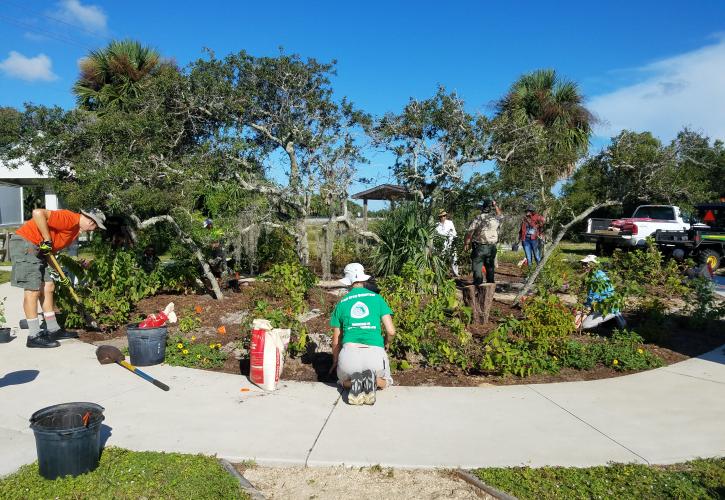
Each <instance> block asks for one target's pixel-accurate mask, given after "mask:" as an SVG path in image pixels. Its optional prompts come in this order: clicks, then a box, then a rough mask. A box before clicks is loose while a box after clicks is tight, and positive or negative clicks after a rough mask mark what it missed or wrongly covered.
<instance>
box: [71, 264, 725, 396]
mask: <svg viewBox="0 0 725 500" xmlns="http://www.w3.org/2000/svg"><path fill="white" fill-rule="evenodd" d="M501 269H502V271H501V272H499V273H498V274H497V276H498V277H499V278H500V279H502V280H503V279H504V274H505V273H508V274H506V276H507V277H508V278H509V279H511V280H512V281H511V282H514V281H513V280H516V279H518V280H520V279H521V270H520V269H519V268H518V267H516V266H515V265H513V264H503V265H502V266H501ZM463 281H465V278H464V279H463ZM266 292H267V291H266V289H265V285H264V284H262V283H258V282H257V283H247V284H244V285H243V286H241V287H240V288H239V290H238V291H233V290H228V291H227V292H226V295H225V298H224V299H223V300H219V301H217V300H214V299H213V298H212V297H210V296H208V295H174V294H162V295H157V296H154V297H150V298H148V299H145V300H142V301H141V302H140V303H139V304H138V305H137V307H136V310H135V311H134V315H133V319H134V320H137V319H140V318H143V317H145V316H146V315H148V314H150V313H154V312H158V311H159V310H162V309H163V308H164V307H166V305H167V304H168V303H169V302H174V303H175V305H176V311H177V313H178V314H179V317H180V318H184V317H187V316H190V315H192V316H194V317H196V318H197V319H198V320H199V327H198V328H197V329H195V330H194V331H193V332H188V333H185V334H182V333H181V332H180V330H179V327H178V325H171V326H169V335H170V336H177V335H179V336H183V337H186V338H187V339H190V338H191V337H192V336H196V338H197V339H198V340H197V341H204V342H214V343H221V344H222V345H224V346H226V345H228V344H230V343H237V342H239V343H244V342H245V341H247V340H248V337H249V321H250V320H251V319H252V317H253V314H252V311H253V309H254V307H255V302H256V301H258V300H260V299H264V300H265V301H267V302H268V303H269V304H270V307H271V308H273V309H274V308H281V307H282V303H281V301H279V300H276V299H274V298H271V297H270V296H269V295H268V294H267V293H266ZM338 300H339V297H338V296H336V295H334V294H333V293H330V292H329V291H327V290H325V289H323V288H314V289H312V290H311V291H310V293H309V297H308V308H309V309H310V310H311V309H319V311H320V312H321V314H320V315H319V316H318V317H315V318H313V319H311V320H310V321H308V322H306V323H305V327H306V328H307V331H308V333H309V334H313V335H315V334H321V335H328V334H329V332H330V328H329V326H328V325H329V319H330V314H331V312H332V310H333V309H334V306H335V304H336V303H337V302H338ZM511 315H513V316H519V315H520V310H519V309H518V308H516V307H513V306H512V305H511V304H509V303H506V302H504V301H500V300H496V301H494V304H493V306H492V308H491V321H490V322H489V323H488V324H485V325H470V326H469V327H468V330H469V331H470V332H471V334H472V336H473V338H474V342H476V341H480V340H481V339H483V338H484V337H486V336H487V335H488V334H489V333H490V332H491V331H492V330H493V329H495V328H496V327H497V326H498V324H499V322H500V321H502V320H504V319H505V318H507V317H509V316H511ZM668 318H669V319H668V321H667V323H666V324H663V325H662V333H663V334H662V338H661V339H659V340H658V341H657V343H656V344H654V343H651V344H647V345H646V346H645V349H647V350H648V351H650V352H652V353H653V354H655V355H657V356H659V357H660V358H661V359H662V360H663V361H664V362H665V364H672V363H676V362H679V361H682V360H685V359H687V358H689V357H694V356H698V355H700V354H703V353H705V352H708V351H710V350H712V349H715V348H717V347H719V346H720V345H722V344H725V328H723V322H720V323H719V324H717V325H712V326H711V328H710V329H709V330H702V329H693V328H689V327H688V326H687V322H686V320H685V319H684V318H681V317H678V316H676V315H670V316H669V317H668ZM627 320H628V321H629V323H630V326H631V328H632V329H633V330H635V331H639V330H638V327H639V324H640V321H641V318H638V317H637V316H636V315H632V316H628V317H627ZM221 326H224V329H223V330H222V332H224V333H222V332H220V330H219V327H221ZM595 333H598V334H600V335H608V334H609V333H610V331H609V329H608V327H604V328H601V329H600V330H598V331H596V332H595ZM79 335H80V338H81V340H83V341H85V342H89V343H95V344H99V343H104V342H105V341H108V339H119V341H120V337H125V335H126V329H125V327H121V328H118V329H115V330H113V331H110V332H105V333H98V332H86V331H83V330H80V331H79ZM587 338H588V337H587V336H583V337H581V338H579V339H578V340H580V341H587ZM412 364H413V366H412V367H411V368H409V369H407V370H402V371H401V370H399V371H397V372H394V373H393V378H394V379H395V382H396V384H399V385H404V386H431V385H436V386H453V387H463V386H467V387H472V386H473V387H475V386H480V385H512V384H524V383H525V384H530V383H547V382H570V381H578V380H596V379H602V378H610V377H618V376H621V375H626V374H628V373H632V372H624V373H623V372H619V371H616V370H614V369H612V368H610V367H606V366H598V367H596V368H594V369H592V370H589V371H580V370H574V369H568V368H567V369H562V370H561V371H560V372H559V373H557V374H542V375H535V376H531V377H527V378H524V379H522V378H518V377H494V376H486V375H482V374H467V373H464V372H463V371H461V370H458V369H442V368H435V367H426V366H420V365H416V364H415V363H412ZM331 366H332V356H331V355H330V354H329V353H328V352H319V350H316V349H315V345H314V344H313V343H312V342H308V349H307V352H306V353H304V354H302V355H301V356H299V357H297V358H288V360H287V361H286V362H285V368H284V371H283V373H282V379H284V380H298V381H320V382H334V381H335V380H336V375H335V374H334V373H332V374H330V373H329V370H330V367H331ZM216 371H222V372H226V373H233V374H242V375H248V374H249V361H248V359H243V360H241V361H239V360H237V359H235V358H234V357H233V356H230V357H229V359H228V360H227V361H226V363H225V364H224V366H223V367H222V368H220V369H218V370H216Z"/></svg>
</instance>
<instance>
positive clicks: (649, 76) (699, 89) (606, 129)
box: [588, 37, 725, 140]
mask: <svg viewBox="0 0 725 500" xmlns="http://www.w3.org/2000/svg"><path fill="white" fill-rule="evenodd" d="M637 72H638V73H639V74H642V75H645V76H644V79H643V80H641V81H640V82H639V83H636V84H633V85H628V86H626V87H622V88H620V89H618V90H615V91H613V92H610V93H607V94H603V95H599V96H595V97H593V98H592V99H591V100H590V101H589V104H588V107H589V109H591V110H592V111H593V112H594V113H595V114H596V115H597V116H598V117H599V118H600V119H601V120H602V122H603V123H602V124H600V125H599V126H598V127H597V129H596V133H597V134H600V135H607V136H611V135H616V134H617V133H619V131H620V130H622V129H629V130H636V131H644V130H649V131H651V132H652V133H654V134H655V135H657V136H659V137H660V138H662V139H665V140H668V139H672V138H673V137H674V136H675V135H676V134H677V132H678V131H680V130H682V128H683V127H685V126H687V127H689V128H691V129H693V130H696V131H701V132H703V133H704V134H706V135H708V136H710V137H711V138H720V139H725V119H723V117H725V37H721V38H720V39H719V41H718V43H716V44H714V45H708V46H705V47H702V48H700V49H697V50H694V51H692V52H687V53H684V54H681V55H678V56H674V57H670V58H667V59H663V60H661V61H658V62H654V63H651V64H648V65H646V66H643V67H642V68H638V69H637Z"/></svg>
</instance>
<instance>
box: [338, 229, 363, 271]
mask: <svg viewBox="0 0 725 500" xmlns="http://www.w3.org/2000/svg"><path fill="white" fill-rule="evenodd" d="M371 251H372V250H371V249H370V247H369V246H368V245H366V244H365V243H361V242H360V241H358V239H357V238H356V237H355V236H352V235H349V234H345V235H342V236H341V237H339V238H337V239H336V240H335V243H334V245H333V247H332V260H331V261H330V267H331V271H332V273H333V274H342V271H343V269H345V266H346V265H348V264H349V263H351V262H359V263H360V264H362V265H363V266H364V267H365V268H366V269H367V268H370V266H371V265H372V259H371V258H370V254H371Z"/></svg>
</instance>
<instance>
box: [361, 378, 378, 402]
mask: <svg viewBox="0 0 725 500" xmlns="http://www.w3.org/2000/svg"><path fill="white" fill-rule="evenodd" d="M362 379H363V398H364V401H363V402H364V403H365V404H366V405H374V404H375V390H376V389H377V388H378V387H377V386H378V381H377V380H376V378H375V374H374V373H373V371H372V370H365V371H364V372H362Z"/></svg>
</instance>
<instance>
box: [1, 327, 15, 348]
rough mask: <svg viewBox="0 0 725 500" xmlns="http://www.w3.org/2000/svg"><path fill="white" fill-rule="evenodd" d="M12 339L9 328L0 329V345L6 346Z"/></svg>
mask: <svg viewBox="0 0 725 500" xmlns="http://www.w3.org/2000/svg"><path fill="white" fill-rule="evenodd" d="M12 339H13V338H12V337H11V336H10V328H0V344H7V343H8V342H10V341H11V340H12Z"/></svg>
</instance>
